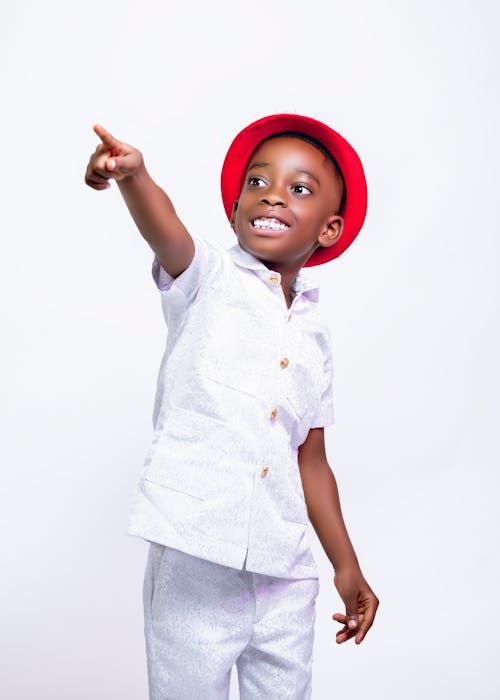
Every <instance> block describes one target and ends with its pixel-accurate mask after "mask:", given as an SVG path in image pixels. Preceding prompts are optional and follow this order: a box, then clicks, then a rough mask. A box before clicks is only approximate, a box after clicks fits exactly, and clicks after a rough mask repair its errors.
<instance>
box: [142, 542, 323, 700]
mask: <svg viewBox="0 0 500 700" xmlns="http://www.w3.org/2000/svg"><path fill="white" fill-rule="evenodd" d="M319 588H320V584H319V579H310V578H309V579H307V578H306V579H284V578H278V577H273V576H265V575H262V574H255V573H250V572H249V571H238V570H237V569H233V568H231V567H226V566H221V565H220V564H215V563H214V562H210V561H206V560H204V559H200V558H198V557H192V556H191V555H189V554H186V553H185V552H180V551H178V550H177V549H173V548H171V547H165V546H163V545H161V544H157V543H156V542H151V544H150V545H149V552H148V558H147V562H146V570H145V572H144V584H143V603H144V635H145V641H146V658H147V670H148V685H149V699H150V700H165V699H166V698H171V699H172V700H227V699H228V697H229V687H230V680H231V669H232V667H233V666H234V665H236V670H237V673H238V686H239V691H240V692H239V698H240V700H278V698H279V700H310V698H311V694H312V666H313V646H314V626H315V622H316V599H317V597H318V594H319Z"/></svg>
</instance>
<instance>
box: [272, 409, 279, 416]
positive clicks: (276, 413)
mask: <svg viewBox="0 0 500 700" xmlns="http://www.w3.org/2000/svg"><path fill="white" fill-rule="evenodd" d="M277 415H278V409H277V408H273V410H272V411H271V418H276V416H277Z"/></svg>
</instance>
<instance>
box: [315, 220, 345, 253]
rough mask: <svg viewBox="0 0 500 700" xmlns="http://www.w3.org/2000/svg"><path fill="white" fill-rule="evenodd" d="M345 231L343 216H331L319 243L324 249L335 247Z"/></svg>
mask: <svg viewBox="0 0 500 700" xmlns="http://www.w3.org/2000/svg"><path fill="white" fill-rule="evenodd" d="M343 230H344V219H343V218H342V217H341V216H338V215H335V216H331V217H330V218H329V219H328V221H327V222H326V225H325V227H324V228H323V230H322V231H321V233H320V234H319V238H318V243H319V244H320V245H321V246H323V247H324V248H329V247H330V246H332V245H335V243H337V241H338V240H339V238H340V236H341V235H342V231H343Z"/></svg>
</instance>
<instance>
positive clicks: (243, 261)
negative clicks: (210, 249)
mask: <svg viewBox="0 0 500 700" xmlns="http://www.w3.org/2000/svg"><path fill="white" fill-rule="evenodd" d="M228 253H229V254H230V256H231V257H232V259H233V260H234V262H235V263H236V264H237V265H239V266H241V267H246V268H248V269H249V270H254V271H255V274H256V275H258V276H259V277H260V278H261V279H265V280H267V279H268V276H269V273H270V272H274V274H275V275H277V276H278V278H279V279H280V281H281V275H280V273H279V272H276V271H275V270H270V269H269V268H268V267H266V265H264V263H263V262H262V261H261V260H259V259H258V258H256V257H255V256H253V255H252V254H251V253H249V252H248V251H247V250H245V249H244V248H242V247H241V246H240V244H239V241H238V242H237V243H235V244H234V245H233V246H231V247H230V248H228ZM292 291H293V292H294V294H295V296H297V295H298V294H300V293H302V294H305V295H306V296H307V297H308V298H309V299H311V301H316V302H317V301H319V285H318V284H317V283H316V282H315V281H314V280H313V279H312V278H311V277H309V276H308V275H306V274H305V272H304V271H303V270H299V271H298V273H297V274H296V275H295V279H294V280H293V282H292Z"/></svg>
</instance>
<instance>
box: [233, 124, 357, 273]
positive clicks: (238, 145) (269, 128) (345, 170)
mask: <svg viewBox="0 0 500 700" xmlns="http://www.w3.org/2000/svg"><path fill="white" fill-rule="evenodd" d="M285 131H295V132H299V133H301V134H305V135H306V136H310V137H312V138H314V139H316V141H319V142H320V143H321V144H322V145H323V146H324V147H325V148H326V149H327V150H328V151H329V152H330V153H331V154H332V156H333V158H334V159H335V161H336V163H337V164H338V166H339V168H340V170H341V172H342V177H343V178H344V184H345V195H344V203H343V206H342V210H341V211H340V214H341V216H342V217H343V219H344V229H343V231H342V235H341V236H340V238H339V240H338V242H337V243H335V245H332V246H330V247H329V248H318V249H317V250H315V251H314V253H313V254H312V255H311V257H310V258H309V260H307V261H306V262H305V263H304V267H310V266H312V265H321V264H322V263H325V262H328V261H329V260H333V258H337V257H338V256H339V255H340V254H341V253H343V252H344V250H346V248H348V247H349V246H350V245H351V243H352V242H353V240H354V239H355V238H356V236H357V235H358V233H359V231H360V229H361V227H362V225H363V222H364V220H365V216H366V206H367V188H366V179H365V174H364V171H363V166H362V164H361V160H360V159H359V156H358V154H357V153H356V151H355V150H354V148H353V147H352V146H351V145H350V144H349V143H348V142H347V141H346V140H345V138H344V137H343V136H341V135H340V134H339V133H337V132H336V131H334V130H333V129H331V128H330V127H329V126H327V125H326V124H323V123H322V122H319V121H317V120H316V119H311V117H303V116H301V115H299V114H272V115H270V116H268V117H263V118H262V119H258V120H257V121H255V122H252V124H249V125H248V126H247V127H245V128H244V129H243V130H242V131H240V133H239V134H238V135H237V136H236V137H235V139H234V140H233V142H232V143H231V145H230V147H229V150H228V152H227V154H226V157H225V159H224V164H223V166H222V172H221V190H222V201H223V203H224V210H225V212H226V215H227V218H228V219H230V218H231V211H232V207H233V202H234V201H235V200H236V199H238V197H239V196H240V192H241V187H242V185H243V177H244V175H245V171H246V167H247V164H248V161H249V160H250V158H251V156H252V154H253V152H254V151H255V149H256V148H257V146H258V145H259V144H260V143H261V142H262V141H264V139H266V138H268V137H269V136H274V135H275V134H279V133H281V132H285Z"/></svg>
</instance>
